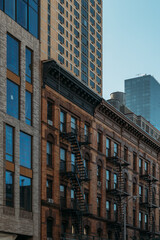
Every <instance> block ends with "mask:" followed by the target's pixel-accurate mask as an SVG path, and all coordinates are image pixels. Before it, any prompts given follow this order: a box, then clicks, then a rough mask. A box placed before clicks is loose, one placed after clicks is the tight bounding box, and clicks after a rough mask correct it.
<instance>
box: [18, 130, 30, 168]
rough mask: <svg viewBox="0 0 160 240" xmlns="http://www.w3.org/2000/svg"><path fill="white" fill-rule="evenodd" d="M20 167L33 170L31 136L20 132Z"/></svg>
mask: <svg viewBox="0 0 160 240" xmlns="http://www.w3.org/2000/svg"><path fill="white" fill-rule="evenodd" d="M20 165H21V166H23V167H26V168H31V136H30V135H28V134H26V133H23V132H20Z"/></svg>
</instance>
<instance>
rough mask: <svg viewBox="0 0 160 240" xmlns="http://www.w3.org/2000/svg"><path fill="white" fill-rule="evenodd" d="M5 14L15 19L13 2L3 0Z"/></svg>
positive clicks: (12, 0)
mask: <svg viewBox="0 0 160 240" xmlns="http://www.w3.org/2000/svg"><path fill="white" fill-rule="evenodd" d="M1 1H2V0H1ZM5 12H6V14H7V15H8V16H10V17H11V18H13V19H15V0H5Z"/></svg>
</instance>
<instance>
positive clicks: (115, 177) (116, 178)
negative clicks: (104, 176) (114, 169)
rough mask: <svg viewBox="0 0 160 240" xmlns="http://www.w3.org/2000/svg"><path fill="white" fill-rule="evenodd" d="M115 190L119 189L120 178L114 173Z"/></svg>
mask: <svg viewBox="0 0 160 240" xmlns="http://www.w3.org/2000/svg"><path fill="white" fill-rule="evenodd" d="M113 187H114V189H117V188H118V177H117V174H116V173H114V186H113Z"/></svg>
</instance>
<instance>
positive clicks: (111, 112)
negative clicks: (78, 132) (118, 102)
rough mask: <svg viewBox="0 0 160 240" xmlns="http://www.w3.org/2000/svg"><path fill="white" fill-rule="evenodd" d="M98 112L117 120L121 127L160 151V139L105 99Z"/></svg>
mask: <svg viewBox="0 0 160 240" xmlns="http://www.w3.org/2000/svg"><path fill="white" fill-rule="evenodd" d="M98 112H99V113H100V114H103V115H105V116H107V117H108V118H110V119H111V120H113V121H114V122H116V123H117V124H118V125H119V126H120V127H121V128H125V129H126V130H127V131H129V132H130V133H131V134H133V135H134V136H136V137H137V138H138V139H139V140H141V141H143V142H144V143H146V144H147V145H149V146H150V147H151V148H153V149H155V150H156V151H157V152H160V143H159V142H158V141H156V140H155V139H154V138H152V137H151V136H150V135H149V134H147V133H146V132H144V131H143V130H142V129H141V128H140V127H139V126H138V125H136V124H135V123H134V122H132V121H131V120H130V119H129V118H127V117H126V116H125V115H124V114H123V113H121V112H119V111H118V110H117V109H116V108H114V107H113V106H112V105H111V104H109V103H108V102H106V101H105V100H104V99H103V100H102V102H101V104H100V105H98V106H97V108H96V114H97V113H98Z"/></svg>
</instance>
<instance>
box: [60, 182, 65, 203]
mask: <svg viewBox="0 0 160 240" xmlns="http://www.w3.org/2000/svg"><path fill="white" fill-rule="evenodd" d="M60 203H61V207H62V208H63V207H66V187H65V186H64V185H60Z"/></svg>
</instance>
